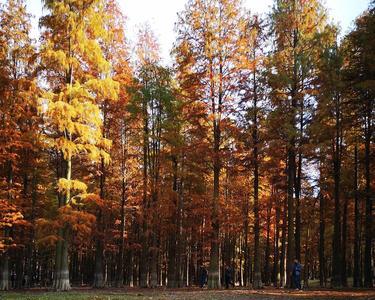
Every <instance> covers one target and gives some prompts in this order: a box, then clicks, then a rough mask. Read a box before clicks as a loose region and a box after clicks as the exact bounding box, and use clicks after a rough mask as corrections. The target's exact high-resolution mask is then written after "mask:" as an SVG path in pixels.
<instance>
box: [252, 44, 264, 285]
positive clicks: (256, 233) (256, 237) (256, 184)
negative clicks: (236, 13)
mask: <svg viewBox="0 0 375 300" xmlns="http://www.w3.org/2000/svg"><path fill="white" fill-rule="evenodd" d="M254 51H255V50H254ZM254 56H255V53H254ZM253 97H254V102H253V109H254V112H253V132H252V138H253V166H254V173H253V176H254V184H253V192H254V281H253V288H255V289H259V288H261V287H262V274H261V271H260V251H259V240H260V226H259V161H258V112H257V109H258V108H257V101H258V97H257V84H256V70H255V69H254V72H253Z"/></svg>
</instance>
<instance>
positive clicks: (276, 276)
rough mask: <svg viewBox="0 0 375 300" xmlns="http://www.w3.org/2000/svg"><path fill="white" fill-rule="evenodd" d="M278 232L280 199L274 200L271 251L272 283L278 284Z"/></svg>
mask: <svg viewBox="0 0 375 300" xmlns="http://www.w3.org/2000/svg"><path fill="white" fill-rule="evenodd" d="M277 197H279V196H277ZM279 234H280V201H279V198H277V200H276V216H275V238H274V251H273V253H274V254H273V260H274V261H273V274H274V275H273V276H274V278H273V280H274V281H273V285H274V287H278V286H279V282H280V267H279Z"/></svg>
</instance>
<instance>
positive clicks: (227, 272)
mask: <svg viewBox="0 0 375 300" xmlns="http://www.w3.org/2000/svg"><path fill="white" fill-rule="evenodd" d="M224 279H225V288H226V289H228V288H229V285H232V286H233V287H234V283H233V279H232V269H231V267H230V266H226V267H225V271H224Z"/></svg>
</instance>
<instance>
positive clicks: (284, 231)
mask: <svg viewBox="0 0 375 300" xmlns="http://www.w3.org/2000/svg"><path fill="white" fill-rule="evenodd" d="M283 202H284V207H283V227H282V230H281V255H280V287H284V286H285V285H286V278H285V271H286V270H285V258H286V234H287V218H288V200H287V197H285V199H284V201H283Z"/></svg>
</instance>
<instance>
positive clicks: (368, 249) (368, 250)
mask: <svg viewBox="0 0 375 300" xmlns="http://www.w3.org/2000/svg"><path fill="white" fill-rule="evenodd" d="M366 100H367V101H366V125H365V180H366V188H365V199H366V220H365V260H364V273H365V274H364V275H365V276H364V286H365V287H367V288H371V287H373V274H372V271H373V261H372V258H371V256H372V242H373V230H372V229H373V227H374V226H373V224H374V222H373V215H372V209H373V208H372V206H373V205H372V200H373V194H372V191H371V157H372V155H371V138H372V122H373V117H374V116H373V113H372V111H373V110H372V102H373V99H366Z"/></svg>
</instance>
